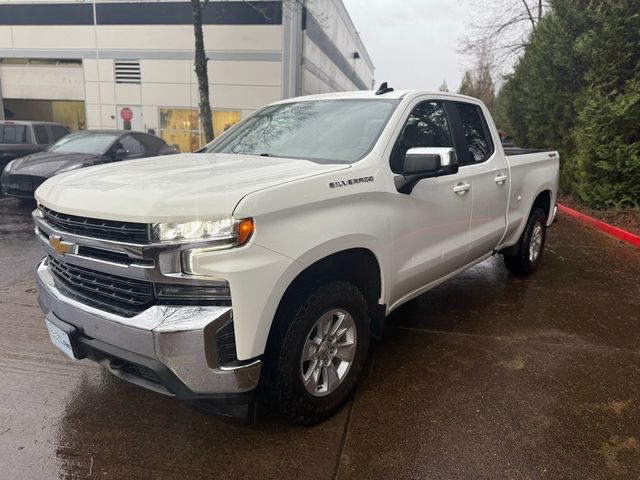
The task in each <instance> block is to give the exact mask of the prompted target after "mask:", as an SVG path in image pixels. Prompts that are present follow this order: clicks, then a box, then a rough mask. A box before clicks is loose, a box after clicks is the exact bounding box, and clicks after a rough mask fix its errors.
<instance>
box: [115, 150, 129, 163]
mask: <svg viewBox="0 0 640 480" xmlns="http://www.w3.org/2000/svg"><path fill="white" fill-rule="evenodd" d="M128 153H129V152H127V151H126V150H125V149H124V148H118V149H116V150H115V151H114V152H113V159H114V160H122V159H123V158H125V157H126V156H127V154H128Z"/></svg>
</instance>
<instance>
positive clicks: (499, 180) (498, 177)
mask: <svg viewBox="0 0 640 480" xmlns="http://www.w3.org/2000/svg"><path fill="white" fill-rule="evenodd" d="M507 178H509V177H507V176H506V175H503V174H501V173H499V174H498V175H496V178H494V179H493V181H494V182H496V183H497V184H498V185H502V184H503V183H504V182H506V181H507Z"/></svg>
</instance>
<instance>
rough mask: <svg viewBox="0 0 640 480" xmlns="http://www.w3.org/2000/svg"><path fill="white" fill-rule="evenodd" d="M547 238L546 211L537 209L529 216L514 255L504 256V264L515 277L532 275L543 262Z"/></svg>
mask: <svg viewBox="0 0 640 480" xmlns="http://www.w3.org/2000/svg"><path fill="white" fill-rule="evenodd" d="M546 236H547V216H546V215H545V213H544V210H542V209H541V208H536V209H534V210H533V211H532V212H531V215H529V220H528V221H527V226H526V227H525V229H524V232H522V235H521V236H520V239H519V240H518V243H517V244H516V247H517V248H516V252H515V254H514V255H504V264H505V265H506V267H507V269H509V271H510V272H511V273H513V274H514V275H531V274H532V273H533V272H535V271H536V269H537V268H538V266H539V265H540V261H541V260H542V252H543V250H544V242H545V239H546Z"/></svg>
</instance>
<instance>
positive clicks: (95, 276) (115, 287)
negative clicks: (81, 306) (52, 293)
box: [49, 257, 154, 317]
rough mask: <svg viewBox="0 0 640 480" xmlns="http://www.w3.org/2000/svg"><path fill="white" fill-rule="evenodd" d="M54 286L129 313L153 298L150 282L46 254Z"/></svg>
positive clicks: (115, 310) (136, 310)
mask: <svg viewBox="0 0 640 480" xmlns="http://www.w3.org/2000/svg"><path fill="white" fill-rule="evenodd" d="M49 271H50V272H51V274H52V276H53V278H54V280H55V283H56V286H57V287H58V288H60V289H61V290H63V291H65V292H66V293H69V294H71V295H72V296H75V297H79V298H80V299H82V300H83V302H84V303H87V304H89V305H91V306H94V307H96V308H99V309H101V310H106V311H110V312H113V313H117V314H118V315H123V316H127V317H132V316H134V315H136V314H137V313H139V312H141V311H142V310H144V309H145V308H147V307H149V306H150V305H151V304H152V303H153V302H154V294H153V284H152V283H150V282H145V281H142V280H135V279H132V278H126V277H121V276H119V275H112V274H110V273H103V272H98V271H96V270H91V269H89V268H84V267H78V266H75V265H71V264H69V263H65V262H63V261H62V260H59V259H56V258H53V257H49Z"/></svg>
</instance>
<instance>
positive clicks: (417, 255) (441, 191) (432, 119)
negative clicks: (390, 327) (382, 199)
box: [390, 100, 472, 305]
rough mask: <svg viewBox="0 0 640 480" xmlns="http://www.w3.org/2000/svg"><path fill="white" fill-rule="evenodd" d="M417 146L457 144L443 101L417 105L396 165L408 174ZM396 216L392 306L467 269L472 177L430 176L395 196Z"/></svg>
mask: <svg viewBox="0 0 640 480" xmlns="http://www.w3.org/2000/svg"><path fill="white" fill-rule="evenodd" d="M414 147H449V148H454V142H453V135H452V130H451V128H450V121H449V119H448V117H447V114H446V112H445V108H444V102H443V101H437V100H425V101H420V102H418V103H417V105H415V106H414V107H413V109H412V111H411V113H410V115H409V117H408V118H407V120H406V122H405V125H404V127H403V129H402V131H401V133H400V135H399V136H398V139H397V140H396V143H395V144H394V147H393V149H392V151H391V155H390V165H391V169H392V171H393V172H394V173H395V174H401V173H402V165H403V162H404V155H405V153H406V152H407V150H408V149H410V148H414ZM392 198H393V201H394V203H395V205H394V208H393V211H394V215H393V216H392V218H391V235H392V259H393V268H394V276H395V278H394V280H393V282H392V285H393V287H392V291H391V298H390V305H393V304H395V303H398V302H399V301H401V300H402V299H404V298H405V297H407V296H409V295H411V294H412V293H415V292H417V291H419V290H420V289H421V288H422V287H424V286H426V285H428V284H430V283H432V282H434V281H436V280H438V279H440V278H442V277H443V276H445V275H447V274H449V273H451V272H453V271H455V270H457V269H459V268H461V267H462V266H464V264H465V260H466V257H467V250H468V245H469V221H470V218H471V203H472V202H471V192H470V180H469V178H468V175H467V174H466V173H465V172H464V171H463V170H462V169H461V170H460V172H459V173H457V174H454V175H445V176H441V177H435V178H426V179H423V180H421V181H420V182H418V183H417V184H416V185H415V187H414V188H413V191H412V192H411V193H410V194H408V195H407V194H403V193H397V194H395V193H394V194H393V196H392Z"/></svg>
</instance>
